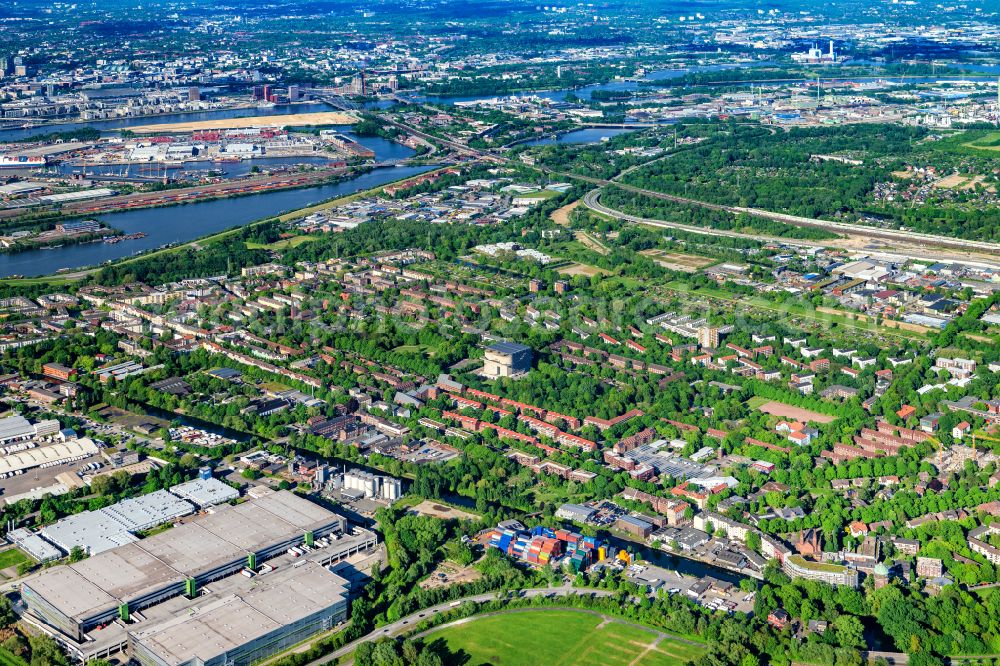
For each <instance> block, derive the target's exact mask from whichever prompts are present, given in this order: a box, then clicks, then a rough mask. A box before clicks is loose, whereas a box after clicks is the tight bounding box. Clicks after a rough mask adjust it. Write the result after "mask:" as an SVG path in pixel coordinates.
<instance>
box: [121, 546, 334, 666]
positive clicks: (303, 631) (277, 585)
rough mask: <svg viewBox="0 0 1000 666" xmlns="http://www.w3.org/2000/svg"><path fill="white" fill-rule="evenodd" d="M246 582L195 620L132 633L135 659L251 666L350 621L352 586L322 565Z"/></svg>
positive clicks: (147, 663)
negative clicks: (348, 617)
mask: <svg viewBox="0 0 1000 666" xmlns="http://www.w3.org/2000/svg"><path fill="white" fill-rule="evenodd" d="M236 578H239V579H243V577H242V576H237V577H236ZM243 580H244V581H246V582H245V583H244V584H243V585H241V586H240V587H241V589H238V590H234V591H233V593H231V594H226V595H224V596H220V597H218V598H216V599H213V600H212V601H211V602H209V603H207V604H199V605H198V607H197V608H195V609H193V611H192V612H191V613H189V614H187V613H185V614H182V615H179V616H177V617H174V618H172V619H169V620H167V621H165V622H161V623H159V624H156V625H154V626H152V627H150V628H148V629H144V630H140V631H134V632H131V634H130V639H131V640H130V643H131V645H132V660H133V661H137V662H139V663H140V664H142V666H246V665H248V664H252V663H256V662H258V661H261V660H262V659H266V658H267V657H270V656H271V655H273V654H275V653H277V652H281V651H282V650H285V649H287V648H289V647H291V646H293V645H295V644H297V643H300V642H302V641H303V640H305V639H306V638H308V637H310V636H312V635H313V634H315V633H317V632H320V631H324V630H327V629H330V628H332V627H333V626H335V625H336V624H337V623H339V622H343V621H344V620H345V619H346V618H347V601H348V583H347V581H346V580H344V579H343V578H341V577H340V576H338V575H337V574H335V573H333V572H332V571H330V569H329V568H328V567H325V566H322V565H320V564H317V563H316V562H311V561H300V562H297V563H296V564H295V565H293V566H288V567H283V568H279V569H278V570H276V571H273V572H271V573H268V574H266V575H262V576H257V577H256V578H254V579H253V583H251V582H250V581H248V580H246V579H243Z"/></svg>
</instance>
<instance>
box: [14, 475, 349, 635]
mask: <svg viewBox="0 0 1000 666" xmlns="http://www.w3.org/2000/svg"><path fill="white" fill-rule="evenodd" d="M175 499H176V500H177V501H178V502H183V501H184V500H180V499H179V498H175ZM184 503H185V504H188V503H187V502H184ZM188 506H190V505H188ZM91 513H94V512H91ZM345 525H346V521H345V520H344V518H343V517H341V516H338V515H337V514H335V513H332V512H331V511H328V510H326V509H324V508H323V507H321V506H319V505H317V504H313V503H312V502H310V501H309V500H306V499H303V498H301V497H298V496H297V495H295V494H294V493H291V492H288V491H280V492H271V493H268V494H265V495H263V496H261V497H258V498H256V499H250V500H247V501H245V502H243V503H241V504H238V505H235V506H230V505H226V504H223V505H220V506H218V507H216V508H215V509H214V513H211V514H206V515H200V516H197V517H195V518H192V519H191V520H190V521H189V522H186V523H184V524H183V525H179V526H177V527H174V528H172V529H169V530H167V531H165V532H160V533H159V534H155V535H153V536H150V537H148V538H146V539H142V540H136V539H135V537H134V536H132V535H131V534H129V536H130V537H131V539H132V541H131V543H126V544H124V545H119V546H118V547H114V548H110V549H105V550H104V551H103V552H100V553H99V554H97V555H94V556H92V557H90V558H88V559H85V560H82V561H80V562H76V563H74V564H70V565H67V566H63V567H56V568H53V569H49V570H47V571H45V572H42V573H41V574H39V575H38V576H36V577H34V578H32V579H31V580H30V581H28V582H25V583H24V584H23V585H22V588H21V589H22V592H21V593H22V597H23V598H24V601H25V603H26V604H27V606H28V609H29V611H30V612H31V613H32V615H34V616H35V617H38V618H39V619H41V620H43V621H44V622H45V623H46V624H48V625H49V626H51V627H54V628H56V629H58V630H60V631H61V632H63V633H64V634H66V635H67V636H69V637H70V638H72V639H73V640H75V641H82V640H83V638H84V635H85V634H86V632H88V631H90V630H91V629H92V628H94V627H96V626H98V625H102V624H106V623H108V622H110V621H113V620H115V619H116V618H118V617H119V613H120V607H121V606H122V604H127V608H128V609H129V610H130V611H132V612H135V611H136V610H139V609H142V608H145V607H148V606H153V605H156V604H158V603H161V602H163V601H165V600H167V599H170V598H172V597H176V596H178V595H181V594H183V593H184V591H185V581H186V580H187V579H193V580H194V581H195V582H196V583H197V584H199V585H201V584H204V583H208V582H211V581H214V580H218V579H221V578H224V577H226V576H230V575H232V574H234V573H237V572H239V571H240V570H241V569H242V568H243V567H244V566H245V565H246V563H247V560H248V556H249V555H250V554H253V555H254V556H255V559H256V561H257V562H258V563H262V562H264V561H266V560H268V559H270V558H272V557H275V556H277V555H280V554H283V553H284V552H285V551H286V550H287V549H288V548H290V547H292V546H295V545H299V544H301V543H302V542H303V540H304V538H305V537H306V535H307V534H310V533H311V535H312V537H313V538H317V539H318V538H320V537H322V536H325V535H327V534H331V533H336V534H341V533H343V531H344V527H345ZM126 534H127V533H126ZM43 535H44V536H46V538H48V536H47V535H45V534H44V532H43ZM339 543H340V542H338V544H339Z"/></svg>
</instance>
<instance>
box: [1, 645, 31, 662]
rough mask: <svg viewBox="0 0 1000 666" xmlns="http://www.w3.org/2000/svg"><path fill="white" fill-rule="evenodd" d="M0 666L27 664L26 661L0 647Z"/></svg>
mask: <svg viewBox="0 0 1000 666" xmlns="http://www.w3.org/2000/svg"><path fill="white" fill-rule="evenodd" d="M0 666H28V662H26V661H25V660H24V659H21V658H20V657H18V656H17V655H15V654H13V653H11V652H10V651H9V650H7V649H6V648H2V647H0Z"/></svg>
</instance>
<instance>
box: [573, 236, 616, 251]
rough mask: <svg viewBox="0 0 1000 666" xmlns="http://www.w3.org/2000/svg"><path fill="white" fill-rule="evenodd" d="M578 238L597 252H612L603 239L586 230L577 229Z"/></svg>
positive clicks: (585, 245) (588, 247) (589, 248)
mask: <svg viewBox="0 0 1000 666" xmlns="http://www.w3.org/2000/svg"><path fill="white" fill-rule="evenodd" d="M575 237H576V240H577V241H578V242H580V243H582V244H583V246H584V247H586V248H587V249H588V250H593V251H594V252H596V253H597V254H604V255H607V254H611V250H609V249H608V248H607V247H606V246H605V245H604V244H603V243H602V242H601V241H599V240H597V239H596V238H594V237H593V236H591V235H590V234H588V233H587V232H586V231H577V232H576V234H575Z"/></svg>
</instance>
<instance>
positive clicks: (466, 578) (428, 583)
mask: <svg viewBox="0 0 1000 666" xmlns="http://www.w3.org/2000/svg"><path fill="white" fill-rule="evenodd" d="M480 576H482V574H480V573H479V571H478V570H477V569H475V568H473V567H471V566H469V567H460V566H458V565H457V564H455V563H454V562H448V561H447V560H445V561H444V562H441V564H440V565H439V566H438V567H437V568H436V569H434V571H432V572H431V575H430V576H428V577H427V578H425V579H424V580H422V581H420V587H422V588H424V589H428V590H429V589H432V588H435V587H448V586H449V585H455V584H456V583H471V582H472V581H474V580H478V579H479V577H480Z"/></svg>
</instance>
